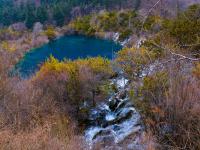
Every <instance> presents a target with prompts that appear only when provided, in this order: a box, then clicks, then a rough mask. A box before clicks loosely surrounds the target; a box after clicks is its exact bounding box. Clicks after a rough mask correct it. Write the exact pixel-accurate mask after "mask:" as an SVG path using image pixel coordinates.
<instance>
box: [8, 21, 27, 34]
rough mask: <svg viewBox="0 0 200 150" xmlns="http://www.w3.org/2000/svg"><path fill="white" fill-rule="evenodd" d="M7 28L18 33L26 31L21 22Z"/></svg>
mask: <svg viewBox="0 0 200 150" xmlns="http://www.w3.org/2000/svg"><path fill="white" fill-rule="evenodd" d="M9 28H10V29H12V30H15V31H19V32H22V31H25V30H27V27H26V25H25V24H24V23H23V22H18V23H14V24H12V25H10V27H9Z"/></svg>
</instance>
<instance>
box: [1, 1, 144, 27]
mask: <svg viewBox="0 0 200 150" xmlns="http://www.w3.org/2000/svg"><path fill="white" fill-rule="evenodd" d="M139 5H140V0H131V1H128V0H101V1H96V0H92V1H88V0H68V1H65V0H57V1H54V0H48V1H34V0H31V1H26V0H25V1H23V2H21V1H14V0H2V1H1V2H0V22H1V23H2V24H3V25H10V24H13V23H16V22H25V23H26V26H27V27H28V28H32V27H33V24H34V23H35V22H41V23H45V22H49V23H52V22H54V21H55V22H56V25H58V26H62V25H63V24H64V23H66V22H68V21H69V20H70V19H71V18H74V17H76V15H77V14H78V15H79V16H82V15H85V14H87V13H88V12H91V11H94V10H95V9H97V10H98V8H99V7H100V8H102V9H103V8H106V9H112V8H114V7H116V6H119V7H121V8H123V7H125V8H131V7H135V9H137V8H138V7H139ZM77 8H78V9H77ZM5 16H6V17H5Z"/></svg>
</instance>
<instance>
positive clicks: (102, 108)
mask: <svg viewBox="0 0 200 150" xmlns="http://www.w3.org/2000/svg"><path fill="white" fill-rule="evenodd" d="M112 84H115V85H116V86H117V88H118V91H119V92H118V93H115V94H113V95H112V96H111V98H110V99H108V101H107V102H105V103H102V104H99V106H97V108H96V109H93V110H92V111H91V117H90V119H91V126H90V127H89V128H88V129H87V130H86V131H85V137H86V140H87V142H88V143H89V145H90V147H91V148H92V144H93V143H98V142H104V141H105V140H106V141H108V140H109V141H110V142H111V143H112V142H113V143H115V144H118V143H120V142H123V141H124V140H125V139H126V138H127V137H129V136H131V135H134V134H137V133H138V132H141V131H142V130H143V129H142V125H141V124H140V123H141V117H140V115H139V113H138V112H137V111H136V110H135V108H134V106H133V105H132V103H131V101H130V100H129V98H128V95H127V94H125V96H124V97H120V95H121V93H123V92H124V91H125V90H126V87H127V84H128V80H127V79H125V78H123V77H121V78H118V79H114V80H113V81H112ZM133 137H134V136H133ZM129 144H131V143H129Z"/></svg>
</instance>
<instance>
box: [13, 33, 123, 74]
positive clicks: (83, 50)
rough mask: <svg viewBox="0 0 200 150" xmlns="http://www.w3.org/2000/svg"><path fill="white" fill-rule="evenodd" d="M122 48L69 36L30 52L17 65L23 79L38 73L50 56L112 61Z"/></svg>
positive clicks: (79, 36)
mask: <svg viewBox="0 0 200 150" xmlns="http://www.w3.org/2000/svg"><path fill="white" fill-rule="evenodd" d="M121 48H122V46H121V45H120V44H118V43H116V42H114V41H110V40H104V39H99V38H94V37H86V36H81V35H69V36H64V37H61V38H59V39H57V40H54V41H51V42H50V43H48V44H45V45H43V46H41V47H39V48H36V49H33V50H30V51H29V52H28V53H26V55H25V56H24V58H23V59H22V60H21V61H20V62H19V63H18V64H17V65H16V69H17V71H18V72H19V74H20V76H22V77H29V76H31V75H33V74H34V73H35V72H36V71H38V69H39V67H40V66H41V64H42V63H44V62H45V61H46V60H47V59H48V58H49V57H50V55H52V56H54V57H55V58H57V59H58V60H63V59H71V60H75V59H78V58H87V57H97V56H102V57H105V58H108V59H111V58H112V57H113V56H114V54H115V53H116V52H117V51H119V50H120V49H121Z"/></svg>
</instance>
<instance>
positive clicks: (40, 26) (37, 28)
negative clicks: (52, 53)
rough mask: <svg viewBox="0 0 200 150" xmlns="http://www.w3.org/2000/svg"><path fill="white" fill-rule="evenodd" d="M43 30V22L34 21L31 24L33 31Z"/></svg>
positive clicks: (36, 32)
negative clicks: (32, 24)
mask: <svg viewBox="0 0 200 150" xmlns="http://www.w3.org/2000/svg"><path fill="white" fill-rule="evenodd" d="M41 32H43V24H41V23H40V22H36V23H35V24H34V26H33V33H35V34H38V33H41Z"/></svg>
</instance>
